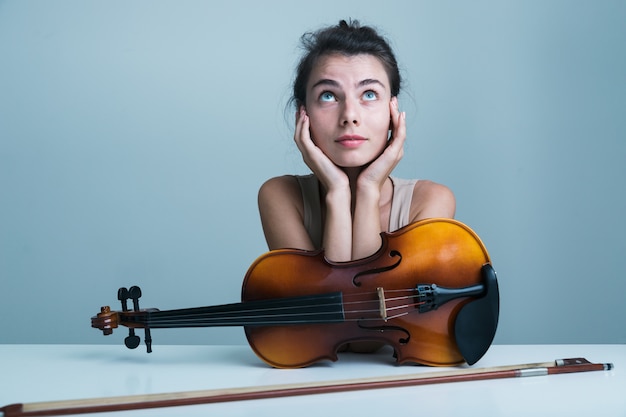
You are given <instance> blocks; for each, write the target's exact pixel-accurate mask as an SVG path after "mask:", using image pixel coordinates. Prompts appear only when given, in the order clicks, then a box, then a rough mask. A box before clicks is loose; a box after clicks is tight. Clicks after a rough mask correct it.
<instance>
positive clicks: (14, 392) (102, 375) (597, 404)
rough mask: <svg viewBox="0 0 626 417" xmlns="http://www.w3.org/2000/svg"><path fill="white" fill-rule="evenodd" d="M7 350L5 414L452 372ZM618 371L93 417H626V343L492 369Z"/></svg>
mask: <svg viewBox="0 0 626 417" xmlns="http://www.w3.org/2000/svg"><path fill="white" fill-rule="evenodd" d="M153 349H154V351H153V353H151V354H147V353H146V352H145V348H144V347H143V346H142V347H140V348H138V349H136V350H128V349H126V348H125V347H124V346H119V345H0V378H1V380H2V383H1V384H2V387H1V388H0V407H2V406H5V405H8V404H13V403H32V402H41V401H57V400H70V399H80V398H94V397H111V396H122V395H139V394H152V393H169V392H181V391H194V390H205V389H214V388H235V387H245V386H259V385H275V384H290V383H301V382H312V381H327V380H342V379H353V378H365V377H372V376H391V375H401V374H414V373H419V372H433V371H437V370H442V371H443V370H448V369H449V368H429V367H422V366H411V365H402V366H398V365H395V364H394V361H393V359H392V358H391V356H390V351H388V350H385V351H383V352H381V353H377V354H373V355H358V354H341V355H340V359H339V361H338V362H333V363H330V362H327V363H321V364H317V365H314V366H311V367H309V368H305V369H295V370H280V369H272V368H270V367H268V366H267V365H265V364H264V363H263V362H262V361H261V360H259V359H258V358H257V357H256V356H255V355H254V353H253V352H252V351H251V350H250V348H249V347H248V346H243V345H238V346H159V345H155V346H154V347H153ZM572 357H585V358H587V359H588V360H590V361H591V362H611V363H613V364H614V366H615V368H614V369H613V370H610V371H598V372H587V373H574V374H567V375H551V376H535V377H525V378H511V379H499V380H486V381H472V382H458V383H446V384H435V385H422V386H414V387H404V388H389V389H376V390H362V391H351V392H341V393H333V394H318V395H307V396H296V397H284V398H272V399H263V400H248V401H239V402H229V403H217V404H204V405H193V406H183V407H175V408H157V409H149V410H134V411H122V412H113V413H98V414H90V416H94V415H98V416H108V417H117V416H122V415H123V416H137V417H139V416H151V417H154V416H172V415H176V416H203V417H204V416H209V415H210V416H220V417H226V416H272V417H280V416H289V417H294V416H297V417H306V416H333V417H334V416H341V415H344V416H350V417H352V416H381V415H382V416H392V415H401V413H402V415H409V416H452V415H455V416H456V415H459V416H474V415H476V416H481V417H485V416H524V417H527V416H544V415H545V416H589V415H598V416H600V415H601V416H603V417H609V416H621V417H623V416H626V371H625V370H626V345H494V346H492V347H491V348H490V350H489V351H488V352H487V354H486V355H485V356H484V357H483V358H482V359H481V360H480V361H479V362H478V363H477V364H476V365H474V368H476V367H481V368H482V367H491V366H500V365H513V364H523V363H534V362H548V361H552V360H555V359H561V358H572Z"/></svg>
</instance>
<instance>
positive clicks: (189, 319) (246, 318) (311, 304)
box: [128, 292, 345, 329]
mask: <svg viewBox="0 0 626 417" xmlns="http://www.w3.org/2000/svg"><path fill="white" fill-rule="evenodd" d="M145 313H146V314H141V315H137V316H134V317H132V318H130V320H128V322H129V324H131V323H132V324H136V325H137V327H149V328H153V329H163V328H182V327H223V326H266V325H287V324H315V323H341V322H343V321H345V314H344V308H343V300H342V294H341V292H334V293H329V294H321V295H310V296H300V297H289V298H279V299H271V300H258V301H247V302H244V303H232V304H222V305H217V306H209V307H196V308H185V309H178V310H164V311H159V310H148V311H145ZM133 327H134V326H133Z"/></svg>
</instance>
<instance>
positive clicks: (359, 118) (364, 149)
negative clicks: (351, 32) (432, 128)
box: [306, 54, 391, 168]
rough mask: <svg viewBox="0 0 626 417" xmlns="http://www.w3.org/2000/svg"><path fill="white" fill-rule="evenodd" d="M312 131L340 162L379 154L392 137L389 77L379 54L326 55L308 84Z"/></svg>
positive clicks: (349, 162)
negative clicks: (379, 58)
mask: <svg viewBox="0 0 626 417" xmlns="http://www.w3.org/2000/svg"><path fill="white" fill-rule="evenodd" d="M306 97H307V98H306V112H307V114H308V116H309V120H310V131H311V137H312V139H313V141H314V142H315V144H316V145H317V146H318V147H319V148H320V149H321V150H322V151H323V152H324V153H325V154H326V156H328V157H329V158H330V159H331V160H332V161H333V162H334V163H335V164H336V165H338V166H340V167H344V168H350V167H360V166H363V165H366V164H368V163H370V162H371V161H373V160H374V159H376V158H377V157H378V156H379V155H380V154H381V153H382V152H383V150H384V149H385V146H386V144H387V139H388V138H389V126H390V120H391V115H390V108H389V103H390V100H391V92H390V85H389V77H388V76H387V73H386V71H385V68H384V67H383V65H382V63H381V62H380V61H379V60H378V58H376V57H374V56H373V55H367V54H361V55H355V56H344V55H339V54H333V55H326V56H323V57H321V58H320V59H319V61H318V62H317V64H316V65H315V66H314V67H313V70H312V71H311V75H310V77H309V81H308V84H307V95H306Z"/></svg>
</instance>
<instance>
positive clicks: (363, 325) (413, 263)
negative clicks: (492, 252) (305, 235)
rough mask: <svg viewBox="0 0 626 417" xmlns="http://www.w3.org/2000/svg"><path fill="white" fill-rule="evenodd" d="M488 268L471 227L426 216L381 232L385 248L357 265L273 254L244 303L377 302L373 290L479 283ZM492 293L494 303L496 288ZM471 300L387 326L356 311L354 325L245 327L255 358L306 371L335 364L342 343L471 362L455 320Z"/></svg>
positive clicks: (441, 362) (254, 269) (250, 279)
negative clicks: (336, 294) (314, 297)
mask: <svg viewBox="0 0 626 417" xmlns="http://www.w3.org/2000/svg"><path fill="white" fill-rule="evenodd" d="M489 263H490V259H489V255H488V253H487V250H486V248H485V247H484V245H483V243H482V242H481V240H480V238H479V237H478V236H477V235H476V234H475V233H474V232H473V231H472V230H471V229H470V228H469V227H467V226H465V225H464V224H462V223H461V222H458V221H455V220H451V219H428V220H423V221H419V222H416V223H413V224H410V225H408V226H406V227H404V228H402V229H400V230H398V231H396V232H392V233H383V234H382V246H381V248H380V250H379V251H378V252H377V253H375V254H374V255H372V256H370V257H368V258H364V259H362V260H358V261H350V262H345V263H333V262H330V261H328V260H327V259H325V258H324V253H323V252H322V251H319V252H305V251H301V250H288V249H281V250H275V251H271V252H269V253H267V254H265V255H263V256H261V257H260V258H258V259H257V260H256V261H255V262H254V263H253V264H252V265H251V267H250V268H249V270H248V273H247V274H246V277H245V280H244V283H243V289H242V300H243V301H244V302H247V301H252V300H258V299H272V298H282V297H288V296H294V295H299V296H303V295H310V294H320V293H323V292H327V291H328V290H329V289H333V290H334V291H340V292H341V293H342V294H343V295H344V297H345V296H347V295H355V296H357V297H359V296H361V294H364V296H366V297H369V298H370V299H371V300H372V302H373V303H378V300H377V299H376V294H377V291H376V290H377V289H378V288H380V287H382V288H384V291H385V293H386V294H393V293H394V291H395V290H399V291H402V292H404V291H406V290H407V289H409V290H411V289H414V288H416V287H417V285H418V284H422V283H433V284H436V285H437V286H440V287H449V288H459V287H468V286H471V285H475V284H480V283H481V282H482V281H483V276H482V273H481V269H482V267H483V265H485V264H489ZM492 291H494V290H493V289H492ZM495 291H496V294H495V296H496V301H497V287H496V288H495ZM390 298H393V295H391V296H390ZM470 301H472V299H471V298H470V297H461V298H458V299H454V300H451V301H449V302H447V303H445V304H444V305H442V306H440V307H438V308H437V309H436V310H434V311H429V312H426V313H419V312H418V309H417V306H414V307H413V306H412V307H410V310H412V311H409V312H408V314H405V315H403V316H400V317H396V318H393V319H388V320H387V321H385V320H383V319H379V320H376V319H373V320H372V319H368V320H363V321H360V320H359V319H358V313H356V317H354V318H353V320H346V321H345V322H343V323H330V324H326V323H325V324H303V325H287V326H246V327H245V332H246V337H247V339H248V342H249V344H250V346H251V347H252V349H253V350H254V351H255V352H256V354H257V355H258V356H259V357H261V358H262V359H263V360H264V361H265V362H267V363H269V364H270V365H272V366H275V367H301V366H307V365H310V364H312V363H315V362H317V361H320V360H324V359H328V360H332V361H335V360H337V351H338V350H339V348H340V346H341V345H343V344H345V343H352V342H360V341H376V342H382V343H385V344H389V345H391V346H393V348H394V349H395V356H396V359H397V361H398V362H399V363H404V362H416V363H420V364H425V365H437V366H448V365H456V364H460V363H463V362H466V360H465V359H464V357H463V356H462V354H461V352H460V351H459V348H458V346H457V344H456V337H455V322H456V318H457V315H458V313H459V311H460V310H461V308H462V307H463V306H464V305H465V304H467V303H468V302H470ZM400 303H403V304H406V302H405V301H400ZM390 304H393V303H390V302H389V301H387V307H388V308H393V305H391V306H390ZM491 307H492V308H491V315H492V316H493V314H495V317H491V319H492V323H486V325H487V326H490V327H491V329H488V333H491V337H490V340H489V341H488V345H489V344H490V343H491V339H492V338H493V334H494V333H495V324H494V323H493V320H495V323H496V324H497V314H498V311H497V306H496V310H495V312H494V311H493V310H494V309H493V306H491ZM471 319H472V318H469V320H471ZM477 325H479V326H480V323H477ZM470 337H471V335H470ZM487 337H488V338H489V336H487ZM482 353H484V352H482ZM482 353H481V354H480V356H482Z"/></svg>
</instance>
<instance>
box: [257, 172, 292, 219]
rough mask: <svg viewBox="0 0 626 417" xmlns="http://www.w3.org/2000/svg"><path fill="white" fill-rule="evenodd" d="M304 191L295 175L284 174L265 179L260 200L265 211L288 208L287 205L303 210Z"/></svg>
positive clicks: (262, 209) (260, 192)
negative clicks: (301, 189)
mask: <svg viewBox="0 0 626 417" xmlns="http://www.w3.org/2000/svg"><path fill="white" fill-rule="evenodd" d="M301 201H302V192H301V191H300V185H299V184H298V180H297V179H296V177H295V176H293V175H282V176H279V177H274V178H270V179H269V180H267V181H265V182H264V183H263V185H261V188H260V189H259V195H258V202H259V209H260V210H261V214H263V211H267V210H271V209H272V207H274V208H276V209H280V208H281V207H282V209H286V208H287V206H291V207H292V208H294V207H295V208H296V209H299V210H301V206H302V204H301Z"/></svg>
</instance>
